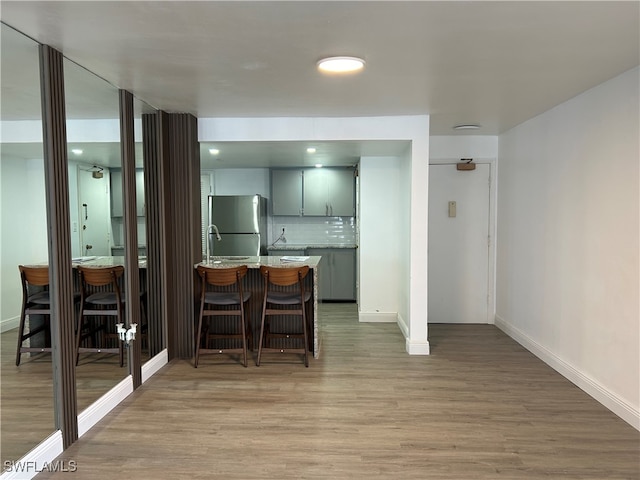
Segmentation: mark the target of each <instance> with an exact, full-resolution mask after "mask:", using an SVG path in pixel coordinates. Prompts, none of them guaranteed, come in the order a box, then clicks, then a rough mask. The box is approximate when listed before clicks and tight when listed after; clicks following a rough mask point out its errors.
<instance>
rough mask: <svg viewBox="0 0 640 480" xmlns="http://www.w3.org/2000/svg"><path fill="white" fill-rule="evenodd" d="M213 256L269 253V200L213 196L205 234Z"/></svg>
mask: <svg viewBox="0 0 640 480" xmlns="http://www.w3.org/2000/svg"><path fill="white" fill-rule="evenodd" d="M205 234H206V236H207V242H209V252H211V255H213V256H240V255H247V256H261V255H266V254H267V199H266V198H264V197H262V196H260V195H209V225H208V227H207V230H206V232H205Z"/></svg>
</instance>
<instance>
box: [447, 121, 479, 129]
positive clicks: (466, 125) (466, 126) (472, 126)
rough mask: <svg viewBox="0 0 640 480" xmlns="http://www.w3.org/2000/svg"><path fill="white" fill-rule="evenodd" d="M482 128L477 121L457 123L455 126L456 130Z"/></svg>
mask: <svg viewBox="0 0 640 480" xmlns="http://www.w3.org/2000/svg"><path fill="white" fill-rule="evenodd" d="M479 128H480V125H478V124H476V123H464V124H462V125H456V126H455V127H453V129H454V130H477V129H479Z"/></svg>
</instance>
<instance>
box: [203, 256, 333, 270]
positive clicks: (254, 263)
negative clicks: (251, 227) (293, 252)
mask: <svg viewBox="0 0 640 480" xmlns="http://www.w3.org/2000/svg"><path fill="white" fill-rule="evenodd" d="M282 258H283V257H282V256H270V257H269V256H262V257H241V256H219V257H218V256H215V255H214V256H212V257H211V261H210V262H205V261H202V262H200V263H197V264H196V265H195V267H198V266H199V265H204V266H206V267H213V268H227V267H230V266H232V265H246V266H247V267H249V268H260V267H261V266H262V265H267V266H297V265H309V268H312V269H315V268H316V267H317V266H318V263H320V259H321V258H322V257H318V256H311V257H306V259H305V260H304V261H300V262H295V261H282Z"/></svg>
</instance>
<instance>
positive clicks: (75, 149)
mask: <svg viewBox="0 0 640 480" xmlns="http://www.w3.org/2000/svg"><path fill="white" fill-rule="evenodd" d="M71 153H73V154H74V155H82V150H80V149H79V148H72V149H71Z"/></svg>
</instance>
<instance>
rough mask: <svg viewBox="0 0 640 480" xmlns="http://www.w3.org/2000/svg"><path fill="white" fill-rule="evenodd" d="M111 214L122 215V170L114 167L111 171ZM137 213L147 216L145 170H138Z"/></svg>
mask: <svg viewBox="0 0 640 480" xmlns="http://www.w3.org/2000/svg"><path fill="white" fill-rule="evenodd" d="M110 176H111V216H112V217H122V212H123V208H122V206H123V201H122V187H121V185H122V170H120V169H112V170H111V173H110ZM136 212H137V213H136V215H137V216H138V217H144V216H145V202H144V171H143V170H136Z"/></svg>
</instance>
